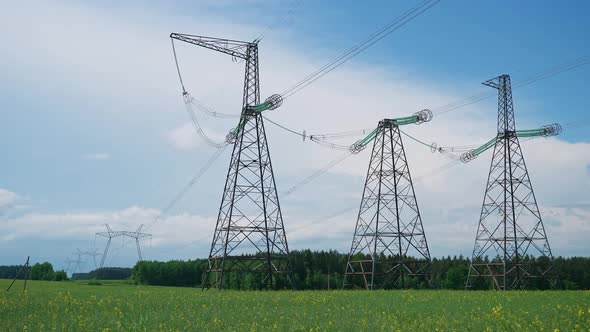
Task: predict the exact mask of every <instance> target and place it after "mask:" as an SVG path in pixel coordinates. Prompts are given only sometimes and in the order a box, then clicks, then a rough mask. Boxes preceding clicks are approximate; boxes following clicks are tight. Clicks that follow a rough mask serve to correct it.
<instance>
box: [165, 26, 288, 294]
mask: <svg viewBox="0 0 590 332" xmlns="http://www.w3.org/2000/svg"><path fill="white" fill-rule="evenodd" d="M170 37H171V38H172V39H173V40H174V39H176V40H180V41H183V42H187V43H190V44H194V45H197V46H201V47H205V48H209V49H212V50H215V51H218V52H221V53H225V54H228V55H231V56H232V57H233V58H237V59H242V60H244V61H245V66H246V70H245V77H244V92H243V102H242V110H241V117H240V121H239V123H238V125H237V127H236V128H234V129H233V130H231V131H230V133H229V134H228V135H227V139H226V140H227V142H228V143H233V144H234V146H233V152H232V156H231V161H230V165H229V170H228V172H227V178H226V181H225V187H224V191H223V196H222V200H221V206H220V208H219V214H218V217H217V224H216V226H215V232H214V233H213V240H212V243H211V250H210V252H209V266H208V269H207V277H206V278H205V282H204V284H203V287H204V288H205V287H206V288H210V287H215V288H218V289H221V288H223V283H224V282H226V281H224V279H228V274H229V273H238V274H241V275H244V273H253V274H255V275H256V276H257V280H256V283H258V284H259V285H260V287H264V288H278V287H286V286H288V287H293V285H292V282H291V279H290V276H289V275H290V265H289V261H288V255H289V247H288V245H287V237H286V234H285V228H284V225H283V217H282V214H281V208H280V204H279V197H278V194H277V189H276V185H275V179H274V174H273V169H272V164H271V159H270V153H269V148H268V143H267V138H266V133H265V129H264V123H263V117H262V112H264V111H266V110H273V109H276V108H278V107H279V106H280V105H281V104H282V98H281V96H280V95H276V94H275V95H272V96H270V97H269V98H267V99H266V101H264V102H262V103H261V102H260V80H259V68H258V41H254V42H241V41H235V40H229V39H219V38H210V37H202V36H194V35H185V34H177V33H173V34H171V35H170ZM185 94H186V92H185Z"/></svg>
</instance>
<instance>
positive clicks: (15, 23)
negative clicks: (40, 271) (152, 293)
mask: <svg viewBox="0 0 590 332" xmlns="http://www.w3.org/2000/svg"><path fill="white" fill-rule="evenodd" d="M32 3H34V6H31V3H27V4H25V3H11V4H9V5H8V6H9V7H10V8H9V9H10V10H8V11H6V12H10V13H11V14H10V15H6V14H5V15H0V16H3V17H2V20H0V21H1V22H2V23H0V28H1V29H0V30H3V31H4V32H2V33H0V36H2V38H3V40H4V41H5V42H4V43H3V44H2V46H0V51H1V52H0V70H1V71H2V72H3V73H4V74H5V75H4V77H5V78H3V79H2V80H1V81H0V86H2V87H4V86H10V89H11V90H6V91H9V92H7V93H2V92H0V101H3V102H4V103H5V104H10V105H12V107H11V108H12V109H13V110H12V111H8V112H6V110H3V111H0V112H2V116H3V118H8V119H9V120H10V119H14V120H15V122H16V123H17V124H18V123H22V124H25V123H28V124H31V123H32V122H31V120H32V119H33V120H34V123H33V124H32V127H30V128H26V127H21V128H20V130H21V131H26V132H28V131H30V132H31V134H30V135H28V136H27V135H24V134H23V133H20V136H19V138H21V139H20V140H19V141H17V142H16V143H14V144H11V146H9V147H5V146H4V145H1V146H0V148H1V149H2V150H0V151H1V152H2V153H3V154H4V155H5V156H8V158H9V159H11V156H14V158H13V159H12V160H13V162H10V163H8V165H7V167H8V170H7V173H5V174H9V177H10V176H12V178H10V180H8V179H7V182H6V183H7V184H2V183H0V187H2V188H0V218H1V219H0V264H5V263H6V264H12V263H18V262H20V261H21V260H22V259H21V256H23V255H31V256H36V257H38V258H39V260H49V261H53V262H61V261H63V259H64V258H65V257H67V256H68V255H70V254H71V253H72V252H73V251H74V250H75V248H76V247H82V248H85V247H91V246H99V247H100V246H101V245H103V244H102V243H101V242H98V243H97V242H96V240H95V237H94V233H95V232H97V231H102V229H103V228H104V226H103V225H104V224H109V225H111V226H112V227H113V229H124V228H125V229H135V228H137V226H138V225H139V224H142V223H143V224H149V223H150V222H151V221H152V220H153V219H154V218H156V217H157V216H158V215H159V214H160V212H161V207H163V206H165V204H166V203H167V202H168V200H170V199H171V198H172V197H173V196H174V195H175V194H176V192H177V191H178V190H179V189H180V188H181V187H182V186H183V185H184V184H185V183H186V181H187V180H188V179H190V177H191V176H192V174H194V173H195V172H197V170H198V168H199V167H200V166H201V165H202V164H204V163H205V162H206V160H207V159H208V158H209V156H210V155H211V154H212V153H213V150H212V149H211V148H209V147H207V146H206V145H205V144H204V143H203V142H202V141H201V140H200V139H199V137H198V135H197V134H196V133H195V132H194V130H193V128H192V126H191V124H190V122H189V120H188V118H187V117H186V113H185V111H184V105H183V102H182V98H181V95H180V89H179V84H178V81H177V77H176V72H175V68H174V65H173V60H172V55H171V50H170V46H169V40H168V39H167V35H168V34H169V32H172V31H179V32H188V33H190V32H195V33H197V32H203V34H205V32H207V34H210V35H213V36H238V37H240V36H247V37H249V36H254V35H256V34H257V33H259V32H260V31H261V30H262V29H263V27H262V26H258V25H252V24H247V23H239V22H237V21H232V20H231V19H228V18H224V17H221V16H217V15H214V14H212V13H211V12H208V11H206V10H203V11H201V12H193V13H191V15H188V14H186V15H180V14H179V13H175V12H169V11H158V8H154V9H146V10H145V11H136V10H134V9H133V8H124V7H123V8H117V10H110V9H109V8H104V7H98V6H95V5H92V4H73V3H68V2H59V1H58V2H54V3H49V2H32ZM32 22H35V23H34V24H32ZM72 27H75V28H74V29H72ZM16 31H18V32H19V33H18V34H17V33H14V32H16ZM278 33H282V34H284V35H286V36H289V37H292V38H293V39H295V40H296V42H295V44H296V45H295V46H294V45H293V44H288V43H286V42H283V41H281V40H280V39H279V38H274V37H273V36H272V35H269V36H268V37H266V39H265V40H264V41H263V43H262V44H261V82H262V89H263V90H262V91H263V95H262V98H265V97H266V96H267V95H270V94H272V93H277V92H279V91H278V90H276V89H275V87H280V88H282V87H285V86H288V85H290V84H292V83H293V82H295V81H297V80H299V79H300V78H301V77H302V76H303V75H304V74H307V73H310V72H312V71H314V70H315V69H317V68H318V67H320V66H322V65H323V64H324V63H326V62H327V61H328V60H329V59H330V58H331V57H332V56H333V54H334V52H336V53H337V52H338V50H336V51H334V50H331V49H329V48H328V49H325V50H322V51H321V52H318V51H314V52H309V50H307V49H306V48H305V47H302V46H301V45H300V44H301V43H302V41H300V39H299V38H297V36H296V34H295V33H294V32H293V31H290V30H282V31H280V32H278ZM403 33H404V32H403V31H400V32H399V34H402V35H403ZM23 35H24V36H35V42H34V43H33V42H31V40H30V38H22V36H23ZM267 46H268V47H267ZM178 52H179V57H180V59H181V64H182V66H183V72H186V73H187V75H186V76H187V77H186V85H187V87H188V88H189V90H190V92H191V93H192V94H193V95H195V96H196V97H197V98H198V99H199V100H201V101H203V102H204V103H206V104H208V105H214V107H215V109H216V110H220V111H222V112H231V111H232V110H238V109H239V108H240V103H241V89H242V87H241V84H242V75H243V73H242V71H243V65H241V64H234V63H232V61H231V58H226V57H223V56H220V55H217V54H214V53H213V52H208V51H207V50H201V49H197V48H195V47H190V46H186V45H181V46H178ZM318 53H319V54H318ZM414 77H415V75H410V73H408V72H407V71H406V70H405V69H403V68H400V67H398V66H396V59H395V58H393V59H392V60H391V62H390V63H387V64H380V63H371V62H370V61H369V62H360V61H354V62H351V63H349V64H347V65H345V66H343V67H341V68H339V69H338V70H337V71H334V72H332V73H330V75H327V76H326V77H325V78H322V79H321V80H319V81H318V82H316V83H314V84H313V85H312V86H310V87H309V88H306V89H305V90H304V91H302V92H301V93H300V94H298V95H297V96H295V97H293V98H290V99H289V100H287V101H286V102H285V104H284V105H283V107H281V108H280V109H278V110H276V111H273V112H272V113H269V115H268V116H269V117H270V118H271V119H272V120H276V121H277V122H278V123H281V124H288V126H289V127H292V128H296V129H297V130H303V129H305V130H306V131H307V132H311V133H320V132H325V131H341V130H348V129H351V128H373V127H375V126H376V124H377V122H378V120H379V119H382V118H385V117H394V116H404V115H409V114H412V113H414V112H415V111H418V110H420V109H422V108H428V107H429V106H433V105H444V104H447V103H449V102H452V101H455V100H457V99H461V96H462V95H461V94H460V91H459V90H453V88H451V87H449V86H447V85H442V86H441V84H439V83H438V82H436V81H431V80H429V79H428V78H429V77H428V75H425V78H424V79H423V80H419V79H416V78H414ZM486 78H487V77H486ZM484 79H485V78H484ZM450 81H451V82H452V78H451V79H450ZM467 84H471V82H457V86H465V85H467ZM474 88H479V87H474ZM24 92H26V95H27V96H28V98H26V99H27V100H19V98H16V97H14V95H15V94H17V93H22V94H24ZM519 95H520V94H519V91H517V90H515V92H514V99H515V111H516V117H517V123H518V125H519V127H522V128H525V127H538V126H540V125H543V124H545V122H548V121H545V120H549V119H545V118H544V117H542V116H538V117H533V116H528V115H530V114H532V113H534V111H531V109H533V108H534V107H535V105H536V104H537V103H542V100H543V98H544V96H542V95H539V96H538V97H537V98H538V99H534V100H531V99H529V98H526V99H525V98H522V99H521V97H519ZM495 107H496V106H495V101H494V100H490V101H489V102H483V103H479V104H475V105H472V106H470V107H469V108H468V109H466V110H461V111H460V112H459V111H458V112H456V113H455V112H453V113H448V114H445V115H444V116H441V117H440V118H437V117H435V118H434V119H433V120H432V121H431V122H429V123H426V124H424V125H421V126H416V127H411V128H410V127H409V128H408V129H407V130H408V132H410V133H411V134H413V135H415V136H417V137H421V138H426V139H430V138H435V139H432V140H433V141H436V142H437V144H439V145H464V144H465V142H470V143H473V144H477V143H481V142H485V141H486V140H487V139H488V138H489V137H490V136H492V135H493V133H494V131H495V121H496V114H495V112H496V111H495ZM225 110H229V111H225ZM462 112H464V113H462ZM465 113H468V116H465ZM554 115H555V117H556V118H555V119H553V120H552V121H560V119H559V118H558V117H559V116H560V114H558V113H555V114H554ZM21 121H22V122H21ZM203 121H205V122H204V127H205V128H206V130H207V131H208V132H209V133H211V134H212V135H213V137H216V138H222V137H223V136H224V133H225V132H226V131H227V128H231V127H232V125H233V120H232V119H229V120H218V119H203ZM541 121H543V122H541ZM265 126H266V130H267V132H268V136H269V140H270V142H269V145H270V149H271V153H272V157H273V164H274V170H275V174H276V176H277V185H278V186H279V188H278V190H279V192H284V191H285V190H287V189H288V188H290V187H291V186H292V185H294V184H296V183H298V182H299V181H300V180H301V179H303V178H305V177H306V176H308V175H309V174H311V173H313V172H314V171H315V170H317V169H320V168H321V167H323V166H324V165H326V164H328V163H329V162H330V161H331V160H334V159H336V158H337V157H338V156H339V154H340V152H336V151H332V150H328V149H326V148H324V147H321V146H317V145H314V144H313V143H310V142H302V141H301V139H300V138H298V137H295V136H293V135H290V134H288V133H285V132H284V131H282V130H281V129H279V128H277V127H275V126H273V125H272V124H269V123H267V124H265ZM458 128H460V130H458ZM0 129H2V128H1V127H0ZM7 129H10V128H7ZM326 129H328V130H326ZM566 130H567V128H566ZM24 136H27V137H24ZM349 143H350V142H347V141H343V144H349ZM404 144H405V145H406V152H407V155H408V161H409V164H410V167H411V172H412V176H413V179H414V182H415V187H416V195H417V199H418V204H419V206H420V210H421V212H422V219H423V223H424V228H425V231H426V236H427V239H428V241H429V244H430V247H431V253H432V255H433V256H444V255H449V254H450V255H453V254H464V255H469V253H470V251H471V249H472V245H473V238H474V236H475V231H476V227H477V222H478V217H479V210H480V208H481V199H482V197H483V190H484V186H485V177H486V175H487V172H488V168H489V158H491V157H490V155H489V154H485V155H483V156H481V157H480V158H478V159H477V160H475V161H473V162H471V163H469V164H467V165H463V164H460V163H457V162H454V161H449V160H448V159H445V158H444V157H442V156H441V155H439V154H433V153H431V151H430V150H429V149H427V148H425V147H423V146H421V145H419V144H416V143H415V142H413V141H411V140H407V139H405V138H404ZM522 144H523V151H524V155H525V158H526V161H527V166H528V168H529V172H530V175H531V180H532V183H533V187H534V189H535V193H536V196H537V199H538V201H539V207H540V210H541V213H542V215H543V216H544V222H545V227H546V229H547V234H548V237H549V241H550V243H551V245H552V249H553V252H554V254H555V255H564V256H570V255H587V253H588V245H587V240H586V239H587V238H588V237H590V141H588V139H587V138H585V139H579V140H576V141H566V140H564V139H562V138H560V137H554V138H543V139H537V140H531V141H527V142H524V143H522ZM368 150H370V149H367V150H366V151H365V152H363V153H361V154H359V155H356V156H353V157H352V158H348V159H347V160H346V161H345V162H343V163H341V164H339V165H338V166H337V167H335V168H333V169H332V170H330V172H328V173H327V174H325V175H322V177H320V178H318V179H316V180H314V181H313V182H312V183H310V184H308V185H306V186H305V187H303V188H302V189H300V190H299V191H297V192H295V193H294V194H293V195H290V196H288V197H285V198H284V199H282V200H281V205H282V209H283V218H284V220H285V225H286V229H287V237H288V240H289V246H290V248H291V249H303V248H313V249H329V248H332V249H337V250H339V251H343V252H346V251H347V250H348V248H349V246H350V241H351V239H352V234H353V231H354V224H355V222H356V211H355V209H352V210H349V211H347V212H345V213H342V214H340V215H337V216H334V217H333V218H328V217H330V216H333V215H334V214H335V213H336V212H337V211H341V210H344V209H346V208H348V207H351V206H353V207H357V206H358V202H359V200H360V196H361V193H362V185H363V182H364V176H365V173H366V167H367V163H368V158H369V156H368V152H367V151H368ZM97 151H98V152H97ZM113 156H116V158H113ZM228 157H229V156H228V153H227V152H226V154H225V155H224V157H223V159H221V160H219V161H218V162H217V163H216V164H215V166H214V168H212V169H211V171H210V172H208V174H207V176H206V177H205V178H203V179H202V180H201V181H200V182H199V183H198V184H197V185H196V186H195V188H193V190H192V191H191V193H190V195H188V196H187V197H185V198H184V199H183V201H182V202H181V203H180V204H179V206H178V207H177V208H176V209H175V210H174V211H172V212H171V213H170V214H169V215H167V216H165V217H164V218H163V219H162V220H161V221H159V222H157V223H156V224H155V225H154V227H153V228H152V229H150V232H152V233H153V241H152V242H151V244H150V247H149V248H147V249H146V250H145V256H146V258H148V259H189V258H195V257H206V256H207V254H208V249H209V245H210V239H211V235H212V233H213V227H214V224H215V220H216V217H217V208H218V204H219V200H220V199H221V190H222V185H223V181H224V177H225V172H226V170H227V163H228ZM3 176H4V175H3ZM22 197H28V199H27V206H24V205H23V206H21V207H19V200H21V199H22ZM33 244H35V245H33ZM120 245H121V248H120V250H116V251H117V252H119V251H120V254H117V255H114V256H113V257H112V264H113V265H131V264H132V262H133V260H134V256H133V250H129V251H128V252H127V251H125V250H123V248H124V247H125V245H126V243H124V242H122V243H120ZM146 245H147V244H146ZM24 252H26V254H24Z"/></svg>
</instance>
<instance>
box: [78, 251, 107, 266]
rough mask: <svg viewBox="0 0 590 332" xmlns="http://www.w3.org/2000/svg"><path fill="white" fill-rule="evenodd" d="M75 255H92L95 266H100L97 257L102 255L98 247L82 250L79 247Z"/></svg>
mask: <svg viewBox="0 0 590 332" xmlns="http://www.w3.org/2000/svg"><path fill="white" fill-rule="evenodd" d="M74 254H75V255H79V256H90V257H92V260H93V262H94V268H95V269H97V268H98V263H97V262H96V257H97V256H101V254H100V253H99V252H98V249H96V248H93V249H88V250H85V251H82V250H80V249H77V251H76V252H75V253H74Z"/></svg>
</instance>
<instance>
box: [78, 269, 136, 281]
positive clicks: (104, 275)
mask: <svg viewBox="0 0 590 332" xmlns="http://www.w3.org/2000/svg"><path fill="white" fill-rule="evenodd" d="M131 271H132V270H131V268H128V267H102V268H100V269H96V270H94V271H90V272H88V273H74V274H73V275H72V280H90V279H100V280H124V279H129V278H130V277H131Z"/></svg>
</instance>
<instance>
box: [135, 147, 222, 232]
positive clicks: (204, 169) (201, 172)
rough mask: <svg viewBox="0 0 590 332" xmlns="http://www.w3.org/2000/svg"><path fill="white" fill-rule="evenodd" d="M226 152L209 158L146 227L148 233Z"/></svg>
mask: <svg viewBox="0 0 590 332" xmlns="http://www.w3.org/2000/svg"><path fill="white" fill-rule="evenodd" d="M224 151H225V147H222V148H221V149H218V150H216V151H215V153H213V155H212V156H211V158H209V160H207V162H206V163H205V165H203V167H202V168H201V169H199V171H198V172H197V174H195V176H193V177H192V178H191V179H190V181H189V182H188V183H187V184H186V185H185V186H184V187H183V188H182V189H181V190H180V191H179V192H178V193H177V194H176V196H174V198H173V199H172V200H171V201H170V203H168V205H166V207H165V208H164V209H163V210H162V211H161V212H160V214H159V215H158V216H157V217H155V218H154V219H153V220H152V221H151V222H150V223H149V224H147V226H146V227H145V230H146V231H147V230H149V229H150V228H151V227H152V226H153V225H154V224H155V223H157V222H158V221H160V220H162V218H163V217H164V216H165V215H166V214H167V213H168V212H169V211H170V210H172V208H173V207H174V206H175V205H176V203H178V201H180V200H181V199H182V198H183V197H184V195H186V193H188V192H189V190H190V189H191V187H192V186H193V185H194V184H195V183H197V181H199V179H200V178H201V177H202V176H203V175H204V174H205V173H206V172H207V171H208V170H209V168H211V166H212V165H213V164H214V163H215V161H216V160H217V159H218V158H219V157H220V156H221V155H222V154H223V152H224Z"/></svg>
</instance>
